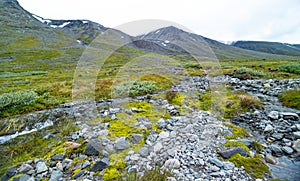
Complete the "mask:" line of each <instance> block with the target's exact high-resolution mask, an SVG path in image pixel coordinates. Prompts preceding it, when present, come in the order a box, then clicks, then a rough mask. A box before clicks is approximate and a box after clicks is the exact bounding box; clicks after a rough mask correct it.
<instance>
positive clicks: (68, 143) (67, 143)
mask: <svg viewBox="0 0 300 181" xmlns="http://www.w3.org/2000/svg"><path fill="white" fill-rule="evenodd" d="M65 144H66V146H68V147H70V148H72V149H76V148H79V147H80V146H81V144H79V143H75V142H70V141H69V142H66V143H65Z"/></svg>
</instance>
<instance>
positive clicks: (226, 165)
mask: <svg viewBox="0 0 300 181" xmlns="http://www.w3.org/2000/svg"><path fill="white" fill-rule="evenodd" d="M223 168H224V169H225V170H232V169H233V168H234V164H233V163H232V162H223Z"/></svg>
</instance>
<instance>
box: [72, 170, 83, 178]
mask: <svg viewBox="0 0 300 181" xmlns="http://www.w3.org/2000/svg"><path fill="white" fill-rule="evenodd" d="M84 172H85V171H84V170H81V171H80V172H78V173H76V174H75V175H74V179H76V180H77V179H78V178H80V177H81V176H82V175H84Z"/></svg>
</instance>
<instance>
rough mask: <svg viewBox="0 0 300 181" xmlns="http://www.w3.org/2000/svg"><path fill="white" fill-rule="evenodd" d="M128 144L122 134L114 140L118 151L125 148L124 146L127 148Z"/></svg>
mask: <svg viewBox="0 0 300 181" xmlns="http://www.w3.org/2000/svg"><path fill="white" fill-rule="evenodd" d="M129 146H130V143H129V142H128V140H127V139H126V138H125V137H124V136H122V137H119V138H118V139H117V140H116V142H115V148H116V150H118V151H120V150H125V149H126V148H128V147H129Z"/></svg>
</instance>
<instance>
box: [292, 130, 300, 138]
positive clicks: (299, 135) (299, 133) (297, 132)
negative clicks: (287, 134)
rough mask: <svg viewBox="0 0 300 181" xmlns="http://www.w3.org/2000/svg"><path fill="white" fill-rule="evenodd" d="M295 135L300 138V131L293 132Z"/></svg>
mask: <svg viewBox="0 0 300 181" xmlns="http://www.w3.org/2000/svg"><path fill="white" fill-rule="evenodd" d="M293 136H294V137H295V138H296V139H299V138H300V131H296V132H293Z"/></svg>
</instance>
